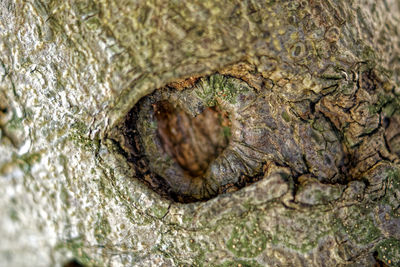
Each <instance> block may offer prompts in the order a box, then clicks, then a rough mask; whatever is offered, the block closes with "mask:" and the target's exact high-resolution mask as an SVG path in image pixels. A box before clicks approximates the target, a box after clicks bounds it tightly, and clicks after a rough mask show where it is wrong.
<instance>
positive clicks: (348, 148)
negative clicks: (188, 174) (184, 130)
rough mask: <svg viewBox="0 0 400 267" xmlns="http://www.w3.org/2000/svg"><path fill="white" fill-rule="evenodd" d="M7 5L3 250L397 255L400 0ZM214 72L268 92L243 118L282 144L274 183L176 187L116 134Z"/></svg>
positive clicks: (271, 154)
mask: <svg viewBox="0 0 400 267" xmlns="http://www.w3.org/2000/svg"><path fill="white" fill-rule="evenodd" d="M0 18H1V20H0V212H1V217H0V234H1V242H0V263H1V265H3V264H4V265H7V266H28V265H29V266H49V265H51V266H54V265H63V264H65V263H66V262H68V260H71V259H76V261H78V262H79V263H81V264H83V265H87V266H106V265H107V266H108V265H110V266H126V265H128V266H131V265H132V266H345V265H349V266H378V264H381V265H380V266H385V265H387V266H399V265H400V169H399V167H400V165H399V155H400V135H399V134H400V128H399V125H400V112H399V107H400V106H399V105H400V100H399V97H398V95H399V94H400V34H399V31H398V25H399V23H400V2H399V1H396V0H382V1H373V0H370V1H344V0H326V1H321V0H307V1H300V0H298V1H297V0H294V1H278V0H269V1H250V0H249V1H188V2H186V1H182V2H181V1H164V0H154V1H141V2H138V1H133V0H132V1H130V0H126V1H111V0H102V1H100V0H66V1H54V0H29V1H25V0H23V1H22V0H2V1H1V2H0ZM216 73H217V75H221V76H222V77H231V78H234V79H238V80H240V81H241V82H244V83H246V84H247V86H249V88H252V90H254V91H255V92H257V93H256V96H255V99H257V101H261V100H260V99H261V97H264V99H265V101H264V102H257V103H258V104H257V105H256V106H254V107H253V112H252V113H251V114H252V115H251V116H249V117H248V121H249V122H251V121H252V120H254V121H256V120H257V118H262V119H260V121H261V122H260V124H258V126H257V127H258V128H257V131H255V130H254V129H255V126H254V124H251V125H250V126H248V129H247V128H245V127H244V126H243V127H244V128H241V130H242V131H243V132H244V133H246V132H250V133H251V134H252V135H251V137H252V136H255V135H257V134H259V133H261V134H259V135H257V136H258V137H257V139H256V140H257V142H258V141H260V140H264V141H265V140H270V142H271V147H272V148H271V147H269V148H271V149H270V150H268V151H267V149H266V150H265V151H264V152H263V153H262V155H263V156H262V158H261V156H259V158H258V159H259V162H262V164H263V169H262V171H259V175H261V178H262V179H260V180H259V181H253V183H251V184H249V185H248V186H245V187H242V188H241V189H239V190H237V191H234V190H232V192H225V191H223V190H220V191H221V192H219V193H221V194H219V195H217V196H215V195H213V196H212V198H210V199H208V200H206V201H205V200H204V201H197V202H193V203H179V202H175V201H174V200H173V199H170V198H168V196H165V195H163V196H160V195H159V194H158V192H157V190H153V189H154V188H153V189H151V188H149V186H148V183H149V181H147V182H146V179H145V178H144V177H139V175H138V173H139V172H138V170H137V166H136V165H134V164H132V162H130V161H129V159H128V158H127V156H126V153H125V152H124V150H123V149H121V143H118V142H115V141H116V139H117V138H110V136H111V135H112V134H111V133H114V132H115V131H116V129H119V127H120V126H121V125H122V124H123V123H124V121H125V119H126V115H127V114H129V112H130V111H131V110H132V108H133V107H135V104H136V103H137V102H138V101H139V100H140V99H141V98H142V97H144V96H146V95H149V94H151V93H152V92H153V91H154V90H156V89H158V88H161V90H164V89H165V87H166V86H167V85H168V86H169V88H170V87H171V86H172V87H175V88H179V87H180V86H181V87H184V88H186V87H187V86H186V84H187V83H189V84H192V85H193V82H191V81H193V80H196V81H197V79H207V78H208V77H211V76H212V75H216ZM210 75H211V76H210ZM162 88H164V89H162ZM181 89H182V88H181ZM136 107H137V106H136ZM266 107H268V114H267V111H266V109H265V108H266ZM263 123H264V124H263ZM269 123H270V124H269ZM272 124H274V125H278V126H277V128H274V129H272V128H268V127H270V126H271V125H272ZM243 125H245V124H243ZM260 125H264V126H260ZM246 129H247V130H246ZM245 130H246V131H245ZM114 137H115V135H114ZM249 139H251V138H248V139H246V140H245V141H246V142H247V141H248V140H249ZM117 141H121V140H117ZM255 144H256V143H255ZM257 144H258V143H257ZM263 144H264V143H263ZM273 145H274V146H273ZM254 146H255V145H254ZM259 147H260V148H264V146H263V145H260V146H259ZM265 147H267V146H265ZM266 151H267V152H266ZM256 159H257V157H256ZM223 175H224V174H223V173H222V174H221V176H220V177H219V178H221V180H223V178H224V177H223ZM217 178H218V177H217ZM146 183H147V184H146ZM196 200H198V199H196Z"/></svg>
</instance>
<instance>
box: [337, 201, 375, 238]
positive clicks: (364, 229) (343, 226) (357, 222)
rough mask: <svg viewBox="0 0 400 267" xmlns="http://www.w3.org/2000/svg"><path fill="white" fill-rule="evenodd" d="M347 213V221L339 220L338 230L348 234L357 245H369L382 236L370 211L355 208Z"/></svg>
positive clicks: (351, 208) (358, 207)
mask: <svg viewBox="0 0 400 267" xmlns="http://www.w3.org/2000/svg"><path fill="white" fill-rule="evenodd" d="M347 213H348V216H347V217H346V219H345V220H341V219H338V220H337V222H336V223H337V226H338V228H337V230H339V231H340V232H342V233H343V232H344V233H346V234H347V235H348V236H349V237H350V238H351V239H352V240H354V241H355V242H356V243H357V244H361V245H367V244H369V243H371V242H373V241H375V240H377V239H378V238H379V237H380V236H381V231H380V230H379V229H378V228H377V227H376V226H375V224H374V222H373V219H372V217H371V214H370V211H369V210H367V209H365V208H362V207H360V206H353V207H350V208H349V209H348V212H347Z"/></svg>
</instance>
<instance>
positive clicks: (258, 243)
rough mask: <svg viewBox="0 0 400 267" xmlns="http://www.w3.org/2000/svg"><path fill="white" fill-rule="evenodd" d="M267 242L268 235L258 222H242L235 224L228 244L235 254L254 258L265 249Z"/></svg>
mask: <svg viewBox="0 0 400 267" xmlns="http://www.w3.org/2000/svg"><path fill="white" fill-rule="evenodd" d="M266 243H267V237H266V236H265V235H264V233H263V232H262V231H260V229H259V228H258V226H257V225H256V224H254V223H253V224H251V225H249V224H246V223H242V224H239V225H237V226H235V228H234V229H233V231H232V234H231V237H230V239H229V240H228V242H227V244H226V245H227V247H228V249H229V250H230V251H231V252H232V253H233V254H235V256H238V257H246V258H253V257H255V256H257V255H258V254H260V253H261V252H262V251H263V250H264V249H265V247H266Z"/></svg>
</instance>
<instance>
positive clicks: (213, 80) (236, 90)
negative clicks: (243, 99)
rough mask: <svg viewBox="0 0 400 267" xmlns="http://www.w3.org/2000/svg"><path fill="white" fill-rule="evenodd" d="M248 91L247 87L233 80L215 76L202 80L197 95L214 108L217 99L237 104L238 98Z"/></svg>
mask: <svg viewBox="0 0 400 267" xmlns="http://www.w3.org/2000/svg"><path fill="white" fill-rule="evenodd" d="M248 90H249V89H248V88H247V87H246V86H242V85H240V84H238V83H237V82H235V81H234V80H233V79H231V78H226V77H224V76H223V75H219V74H215V75H212V76H210V77H208V78H203V79H201V80H200V83H199V85H198V87H197V89H196V95H197V96H198V97H199V98H200V99H202V100H203V102H204V104H205V105H206V106H208V107H212V106H215V105H216V103H217V98H219V99H222V100H223V101H227V102H229V103H231V104H236V102H237V96H238V95H239V94H240V93H244V92H248Z"/></svg>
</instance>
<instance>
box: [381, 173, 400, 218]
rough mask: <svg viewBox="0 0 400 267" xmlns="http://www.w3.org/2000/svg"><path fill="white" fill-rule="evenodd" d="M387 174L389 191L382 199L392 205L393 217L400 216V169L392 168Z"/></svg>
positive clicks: (391, 213) (391, 212)
mask: <svg viewBox="0 0 400 267" xmlns="http://www.w3.org/2000/svg"><path fill="white" fill-rule="evenodd" d="M386 175H387V189H386V190H387V192H386V194H385V197H384V198H383V199H382V203H384V204H386V205H388V206H390V207H391V209H390V215H391V216H392V217H395V218H398V217H400V209H399V200H398V199H397V197H396V195H399V194H400V171H399V169H397V168H396V169H390V170H389V171H387V173H386Z"/></svg>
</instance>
